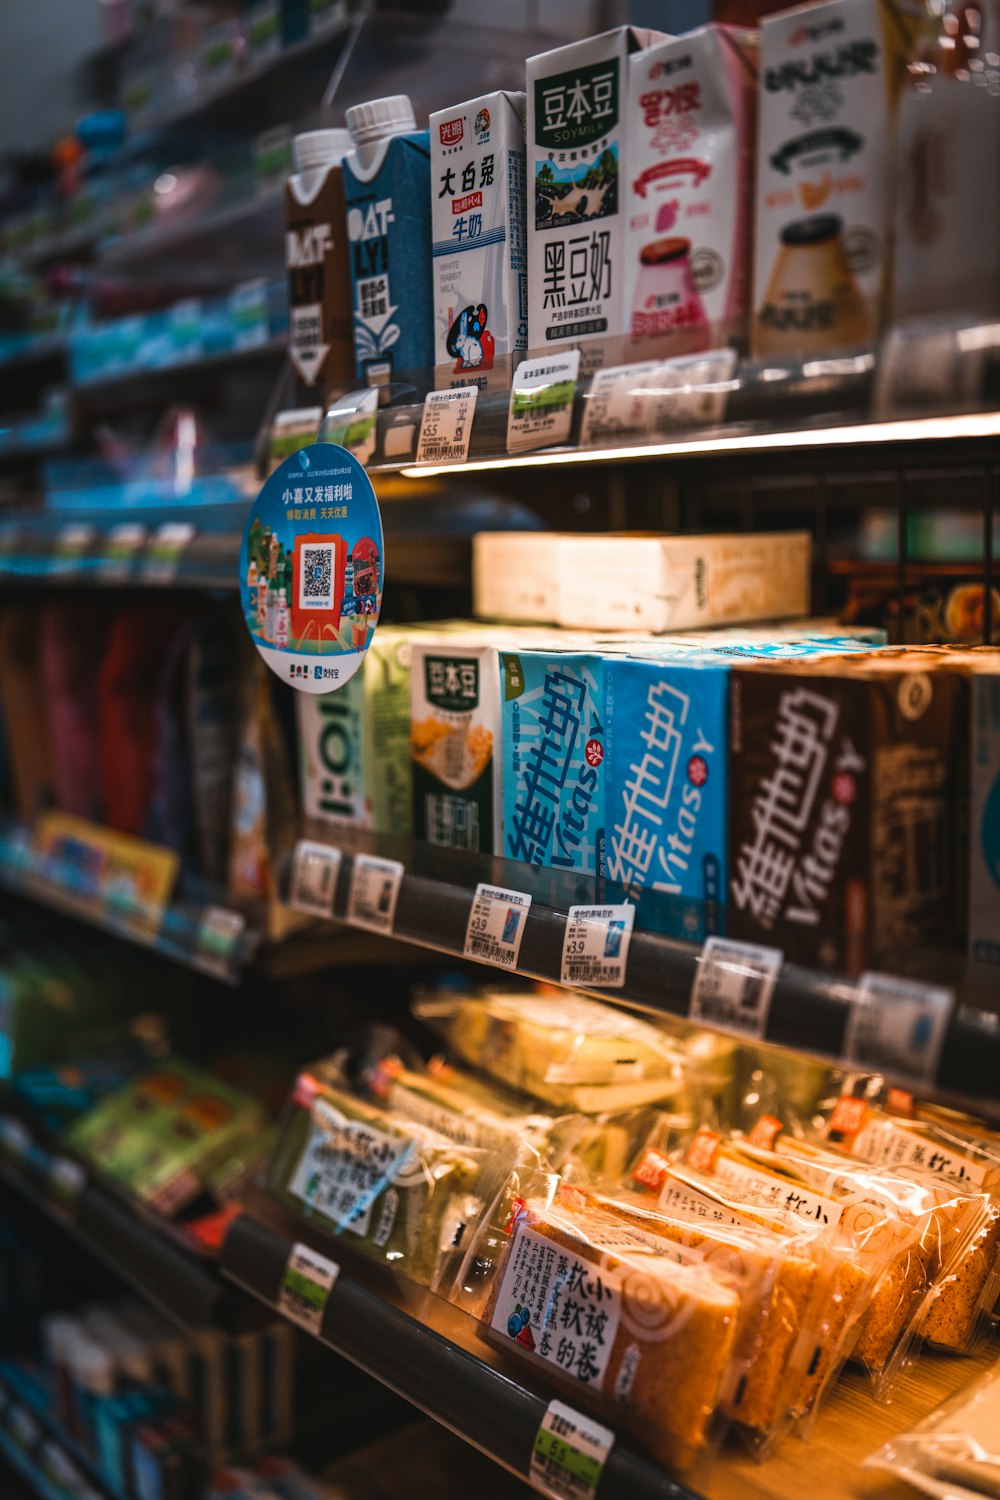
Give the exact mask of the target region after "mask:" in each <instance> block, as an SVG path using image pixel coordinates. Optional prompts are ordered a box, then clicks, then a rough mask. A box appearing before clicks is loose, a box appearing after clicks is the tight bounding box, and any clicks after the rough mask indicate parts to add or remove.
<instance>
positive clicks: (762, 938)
mask: <svg viewBox="0 0 1000 1500" xmlns="http://www.w3.org/2000/svg"><path fill="white" fill-rule="evenodd" d="M968 692H969V687H968V679H967V678H966V677H965V676H963V675H962V674H960V673H958V672H952V671H947V670H945V669H944V667H943V665H942V663H941V662H940V660H939V659H938V658H937V657H936V655H935V654H934V653H929V652H919V651H909V652H907V651H899V652H897V651H892V650H886V651H884V652H872V653H871V654H870V655H860V656H858V655H855V656H851V657H844V658H836V657H828V658H822V659H819V658H815V659H806V660H797V661H794V662H792V661H783V662H780V663H777V662H775V663H770V662H769V663H760V664H755V665H753V666H749V665H747V666H739V667H734V670H733V673H732V697H731V743H730V773H729V785H730V871H731V875H730V888H729V920H728V931H729V933H730V935H732V936H734V937H740V938H746V939H749V940H751V941H754V942H760V943H767V944H773V945H774V946H777V947H780V948H781V949H782V950H783V951H784V954H785V957H786V958H787V959H790V960H792V961H793V962H796V963H804V964H808V965H811V966H820V967H822V968H825V969H832V970H838V971H845V972H847V973H858V972H859V971H861V970H863V969H866V968H880V967H887V966H888V967H891V966H893V965H894V964H897V963H898V962H899V960H900V958H901V957H902V956H903V955H904V954H909V955H911V956H912V954H913V952H914V950H915V949H916V948H918V947H927V948H939V947H943V946H946V945H951V944H954V943H955V942H956V941H957V940H958V938H959V929H960V919H959V912H960V909H961V908H960V903H961V899H962V891H961V889H960V887H961V885H962V879H961V875H960V861H959V859H958V857H957V855H958V850H959V847H960V838H961V823H962V819H961V816H960V811H959V809H960V804H961V796H962V792H963V790H964V787H965V774H964V772H965V764H966V760H967V756H968V728H967V726H968Z"/></svg>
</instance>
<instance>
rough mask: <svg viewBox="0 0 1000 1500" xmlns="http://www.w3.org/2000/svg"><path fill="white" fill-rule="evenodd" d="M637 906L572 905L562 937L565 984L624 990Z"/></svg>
mask: <svg viewBox="0 0 1000 1500" xmlns="http://www.w3.org/2000/svg"><path fill="white" fill-rule="evenodd" d="M634 922H635V907H634V906H629V905H627V904H625V905H622V906H571V907H570V909H569V916H568V917H567V919H566V933H565V936H564V937H563V951H562V973H561V975H560V981H561V983H562V984H579V985H583V986H584V987H586V986H587V985H591V986H594V987H597V988H601V989H621V988H622V986H623V985H624V983H625V970H626V968H627V967H628V950H629V943H630V942H631V940H632V925H633V923H634Z"/></svg>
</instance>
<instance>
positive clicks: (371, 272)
mask: <svg viewBox="0 0 1000 1500" xmlns="http://www.w3.org/2000/svg"><path fill="white" fill-rule="evenodd" d="M400 101H402V104H403V106H404V107H403V108H398V107H397V108H394V106H397V105H399V103H400ZM347 124H348V128H349V129H350V132H351V135H352V137H353V138H354V140H355V142H357V144H356V146H355V149H354V150H353V151H351V152H348V154H347V156H345V158H344V163H343V180H344V200H345V205H346V212H347V239H348V245H349V249H350V260H351V287H352V302H353V318H354V360H355V372H356V375H357V378H358V380H359V381H360V382H361V383H362V384H368V385H380V384H384V383H386V382H388V381H389V380H391V378H392V376H393V374H394V373H395V372H398V371H405V370H419V369H422V368H425V367H429V366H431V365H433V363H434V315H433V298H432V292H431V168H430V136H429V134H428V132H427V131H426V130H417V129H416V128H415V123H414V120H413V111H412V107H411V106H410V105H409V101H408V100H406V99H405V98H404V96H402V95H399V96H396V97H395V98H392V99H376V100H374V101H373V102H372V103H371V104H360V105H357V106H354V107H352V108H351V109H349V110H348V111H347ZM407 124H408V125H410V126H411V127H413V128H411V129H406V128H405V127H406V125H407Z"/></svg>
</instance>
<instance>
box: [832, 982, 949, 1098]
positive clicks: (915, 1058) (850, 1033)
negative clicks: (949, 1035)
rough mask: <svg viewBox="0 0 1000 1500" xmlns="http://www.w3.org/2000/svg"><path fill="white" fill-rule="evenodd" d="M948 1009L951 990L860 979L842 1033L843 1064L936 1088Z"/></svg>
mask: <svg viewBox="0 0 1000 1500" xmlns="http://www.w3.org/2000/svg"><path fill="white" fill-rule="evenodd" d="M953 1004H954V996H953V995H952V992H951V990H947V989H943V988H941V987H939V986H937V985H931V984H921V983H919V982H918V981H917V980H915V979H897V978H895V977H894V976H893V975H891V974H862V976H861V979H860V980H859V982H858V994H857V996H856V998H855V1000H854V1004H853V1005H852V1007H851V1013H850V1015H849V1016H848V1019H847V1028H846V1030H845V1032H844V1061H845V1062H846V1063H847V1065H848V1066H849V1067H854V1068H863V1069H865V1071H867V1072H873V1073H886V1074H888V1075H889V1076H890V1077H892V1078H898V1079H901V1080H902V1081H903V1082H905V1083H917V1084H932V1083H936V1081H937V1073H938V1064H939V1062H940V1060H941V1047H942V1045H943V1043H944V1036H945V1032H946V1031H947V1029H948V1022H949V1020H950V1018H951V1012H952V1007H953Z"/></svg>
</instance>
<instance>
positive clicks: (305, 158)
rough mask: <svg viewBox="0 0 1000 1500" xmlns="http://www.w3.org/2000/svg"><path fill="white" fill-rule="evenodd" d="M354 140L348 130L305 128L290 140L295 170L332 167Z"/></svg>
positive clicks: (343, 155)
mask: <svg viewBox="0 0 1000 1500" xmlns="http://www.w3.org/2000/svg"><path fill="white" fill-rule="evenodd" d="M353 145H354V142H353V141H352V140H351V132H350V131H349V130H306V131H304V132H303V134H302V135H297V136H296V137H295V139H294V140H293V141H292V158H293V160H294V162H295V170H296V172H307V171H308V170H309V169H310V167H313V168H315V167H332V166H336V164H337V162H340V161H343V159H344V157H345V156H346V155H347V153H348V151H350V150H351V148H352V146H353Z"/></svg>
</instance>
